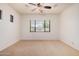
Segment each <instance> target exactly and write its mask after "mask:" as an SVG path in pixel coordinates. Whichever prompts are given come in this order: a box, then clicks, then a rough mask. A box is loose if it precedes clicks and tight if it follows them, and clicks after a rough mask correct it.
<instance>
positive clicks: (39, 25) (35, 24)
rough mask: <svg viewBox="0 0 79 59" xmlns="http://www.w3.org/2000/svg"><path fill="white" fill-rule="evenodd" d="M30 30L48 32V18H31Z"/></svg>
mask: <svg viewBox="0 0 79 59" xmlns="http://www.w3.org/2000/svg"><path fill="white" fill-rule="evenodd" d="M30 32H50V20H31V21H30Z"/></svg>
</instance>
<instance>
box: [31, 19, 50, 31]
mask: <svg viewBox="0 0 79 59" xmlns="http://www.w3.org/2000/svg"><path fill="white" fill-rule="evenodd" d="M32 21H34V25H35V28H34V31H32V30H31V28H32V26H31V25H32ZM36 21H37V20H30V32H50V20H48V21H49V31H46V29H45V24H46V23H45V22H46V20H44V21H43V22H44V31H36Z"/></svg>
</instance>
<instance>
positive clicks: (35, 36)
mask: <svg viewBox="0 0 79 59" xmlns="http://www.w3.org/2000/svg"><path fill="white" fill-rule="evenodd" d="M30 20H50V21H51V32H30ZM21 22H22V26H21V27H22V32H21V39H23V40H57V39H58V38H59V33H58V32H59V31H58V30H59V17H58V16H57V15H51V14H48V15H37V14H36V15H35V14H32V15H23V16H22V20H21Z"/></svg>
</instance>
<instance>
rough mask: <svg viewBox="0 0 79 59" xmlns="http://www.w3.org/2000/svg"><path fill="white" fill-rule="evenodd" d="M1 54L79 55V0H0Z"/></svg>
mask: <svg viewBox="0 0 79 59" xmlns="http://www.w3.org/2000/svg"><path fill="white" fill-rule="evenodd" d="M0 56H79V4H78V3H0Z"/></svg>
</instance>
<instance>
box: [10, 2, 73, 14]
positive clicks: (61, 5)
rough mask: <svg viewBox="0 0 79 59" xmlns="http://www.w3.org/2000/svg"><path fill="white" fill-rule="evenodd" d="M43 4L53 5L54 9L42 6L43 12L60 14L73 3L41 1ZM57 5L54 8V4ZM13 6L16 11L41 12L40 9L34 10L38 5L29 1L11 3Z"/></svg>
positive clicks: (25, 12) (22, 12)
mask: <svg viewBox="0 0 79 59" xmlns="http://www.w3.org/2000/svg"><path fill="white" fill-rule="evenodd" d="M41 4H42V5H43V6H46V5H49V6H52V9H45V8H42V10H43V14H59V13H61V12H62V11H63V10H65V9H66V8H68V7H69V6H71V5H72V4H68V3H41ZM55 4H56V5H57V6H56V7H55V8H53V6H54V5H55ZM9 5H10V6H11V7H13V8H14V9H15V10H16V11H18V12H19V13H21V14H39V13H40V12H39V11H38V10H35V11H32V10H33V9H35V8H37V6H32V5H30V4H28V3H26V4H25V3H11V4H9Z"/></svg>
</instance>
